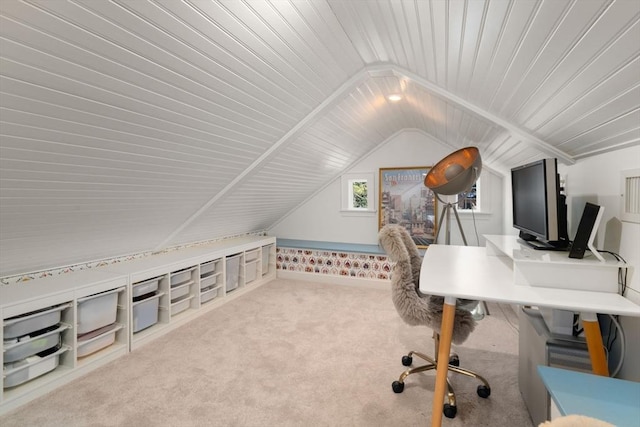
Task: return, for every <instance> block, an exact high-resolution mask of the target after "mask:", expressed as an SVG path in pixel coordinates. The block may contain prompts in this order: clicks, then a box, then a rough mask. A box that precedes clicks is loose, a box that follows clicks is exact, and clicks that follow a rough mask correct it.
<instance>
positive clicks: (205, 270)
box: [200, 260, 218, 277]
mask: <svg viewBox="0 0 640 427" xmlns="http://www.w3.org/2000/svg"><path fill="white" fill-rule="evenodd" d="M217 263H218V261H217V260H216V261H210V262H207V263H205V264H200V277H205V276H208V275H210V274H213V273H215V272H216V269H217V266H216V264H217Z"/></svg>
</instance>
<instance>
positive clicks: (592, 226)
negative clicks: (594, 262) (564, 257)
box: [569, 202, 603, 259]
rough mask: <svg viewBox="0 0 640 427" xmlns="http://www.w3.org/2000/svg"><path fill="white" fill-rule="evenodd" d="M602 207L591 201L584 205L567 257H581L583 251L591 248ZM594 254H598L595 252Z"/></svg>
mask: <svg viewBox="0 0 640 427" xmlns="http://www.w3.org/2000/svg"><path fill="white" fill-rule="evenodd" d="M602 210H603V208H602V207H601V206H598V205H594V204H593V203H588V202H587V204H586V205H585V206H584V210H583V211H582V218H580V224H579V225H578V231H576V237H575V239H573V244H572V245H571V250H570V251H569V258H577V259H582V258H583V257H584V253H585V251H586V250H587V248H588V249H590V250H592V251H593V250H594V249H593V248H592V244H593V238H594V237H595V232H596V230H597V227H598V226H597V224H598V223H599V222H600V218H601V217H602V212H601V211H602ZM595 255H596V256H598V255H600V254H598V253H597V251H596V253H595Z"/></svg>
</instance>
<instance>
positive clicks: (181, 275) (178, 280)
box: [171, 267, 194, 286]
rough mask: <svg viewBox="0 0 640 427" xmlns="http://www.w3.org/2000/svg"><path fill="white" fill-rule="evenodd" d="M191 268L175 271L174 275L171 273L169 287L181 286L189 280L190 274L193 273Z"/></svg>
mask: <svg viewBox="0 0 640 427" xmlns="http://www.w3.org/2000/svg"><path fill="white" fill-rule="evenodd" d="M193 270H194V269H193V267H192V268H189V269H187V270H181V271H176V272H175V273H171V286H178V285H182V284H183V283H185V282H188V281H189V280H191V272H192V271H193Z"/></svg>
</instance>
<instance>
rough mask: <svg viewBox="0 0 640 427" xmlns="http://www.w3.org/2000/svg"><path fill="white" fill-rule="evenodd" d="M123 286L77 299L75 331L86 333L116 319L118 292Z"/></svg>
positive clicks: (122, 289)
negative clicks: (76, 324)
mask: <svg viewBox="0 0 640 427" xmlns="http://www.w3.org/2000/svg"><path fill="white" fill-rule="evenodd" d="M122 291H124V288H119V289H113V290H110V291H107V292H102V293H100V294H95V295H91V296H88V297H84V298H79V299H78V326H77V329H76V333H77V334H78V335H80V334H86V333H87V332H91V331H94V330H96V329H98V328H102V327H103V326H107V325H110V324H111V323H114V322H115V321H116V315H117V314H118V294H119V293H120V292H122Z"/></svg>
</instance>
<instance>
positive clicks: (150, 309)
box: [132, 292, 164, 334]
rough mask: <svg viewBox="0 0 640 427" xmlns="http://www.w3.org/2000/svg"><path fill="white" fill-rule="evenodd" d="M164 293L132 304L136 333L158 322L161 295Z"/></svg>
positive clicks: (134, 331)
mask: <svg viewBox="0 0 640 427" xmlns="http://www.w3.org/2000/svg"><path fill="white" fill-rule="evenodd" d="M162 295H164V293H163V292H160V293H158V294H155V295H152V296H150V297H149V298H145V299H143V300H140V301H136V302H134V303H133V304H132V306H133V333H134V334H135V333H136V332H140V331H141V330H143V329H146V328H148V327H149V326H152V325H155V324H156V323H158V307H159V306H160V297H161V296H162Z"/></svg>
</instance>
